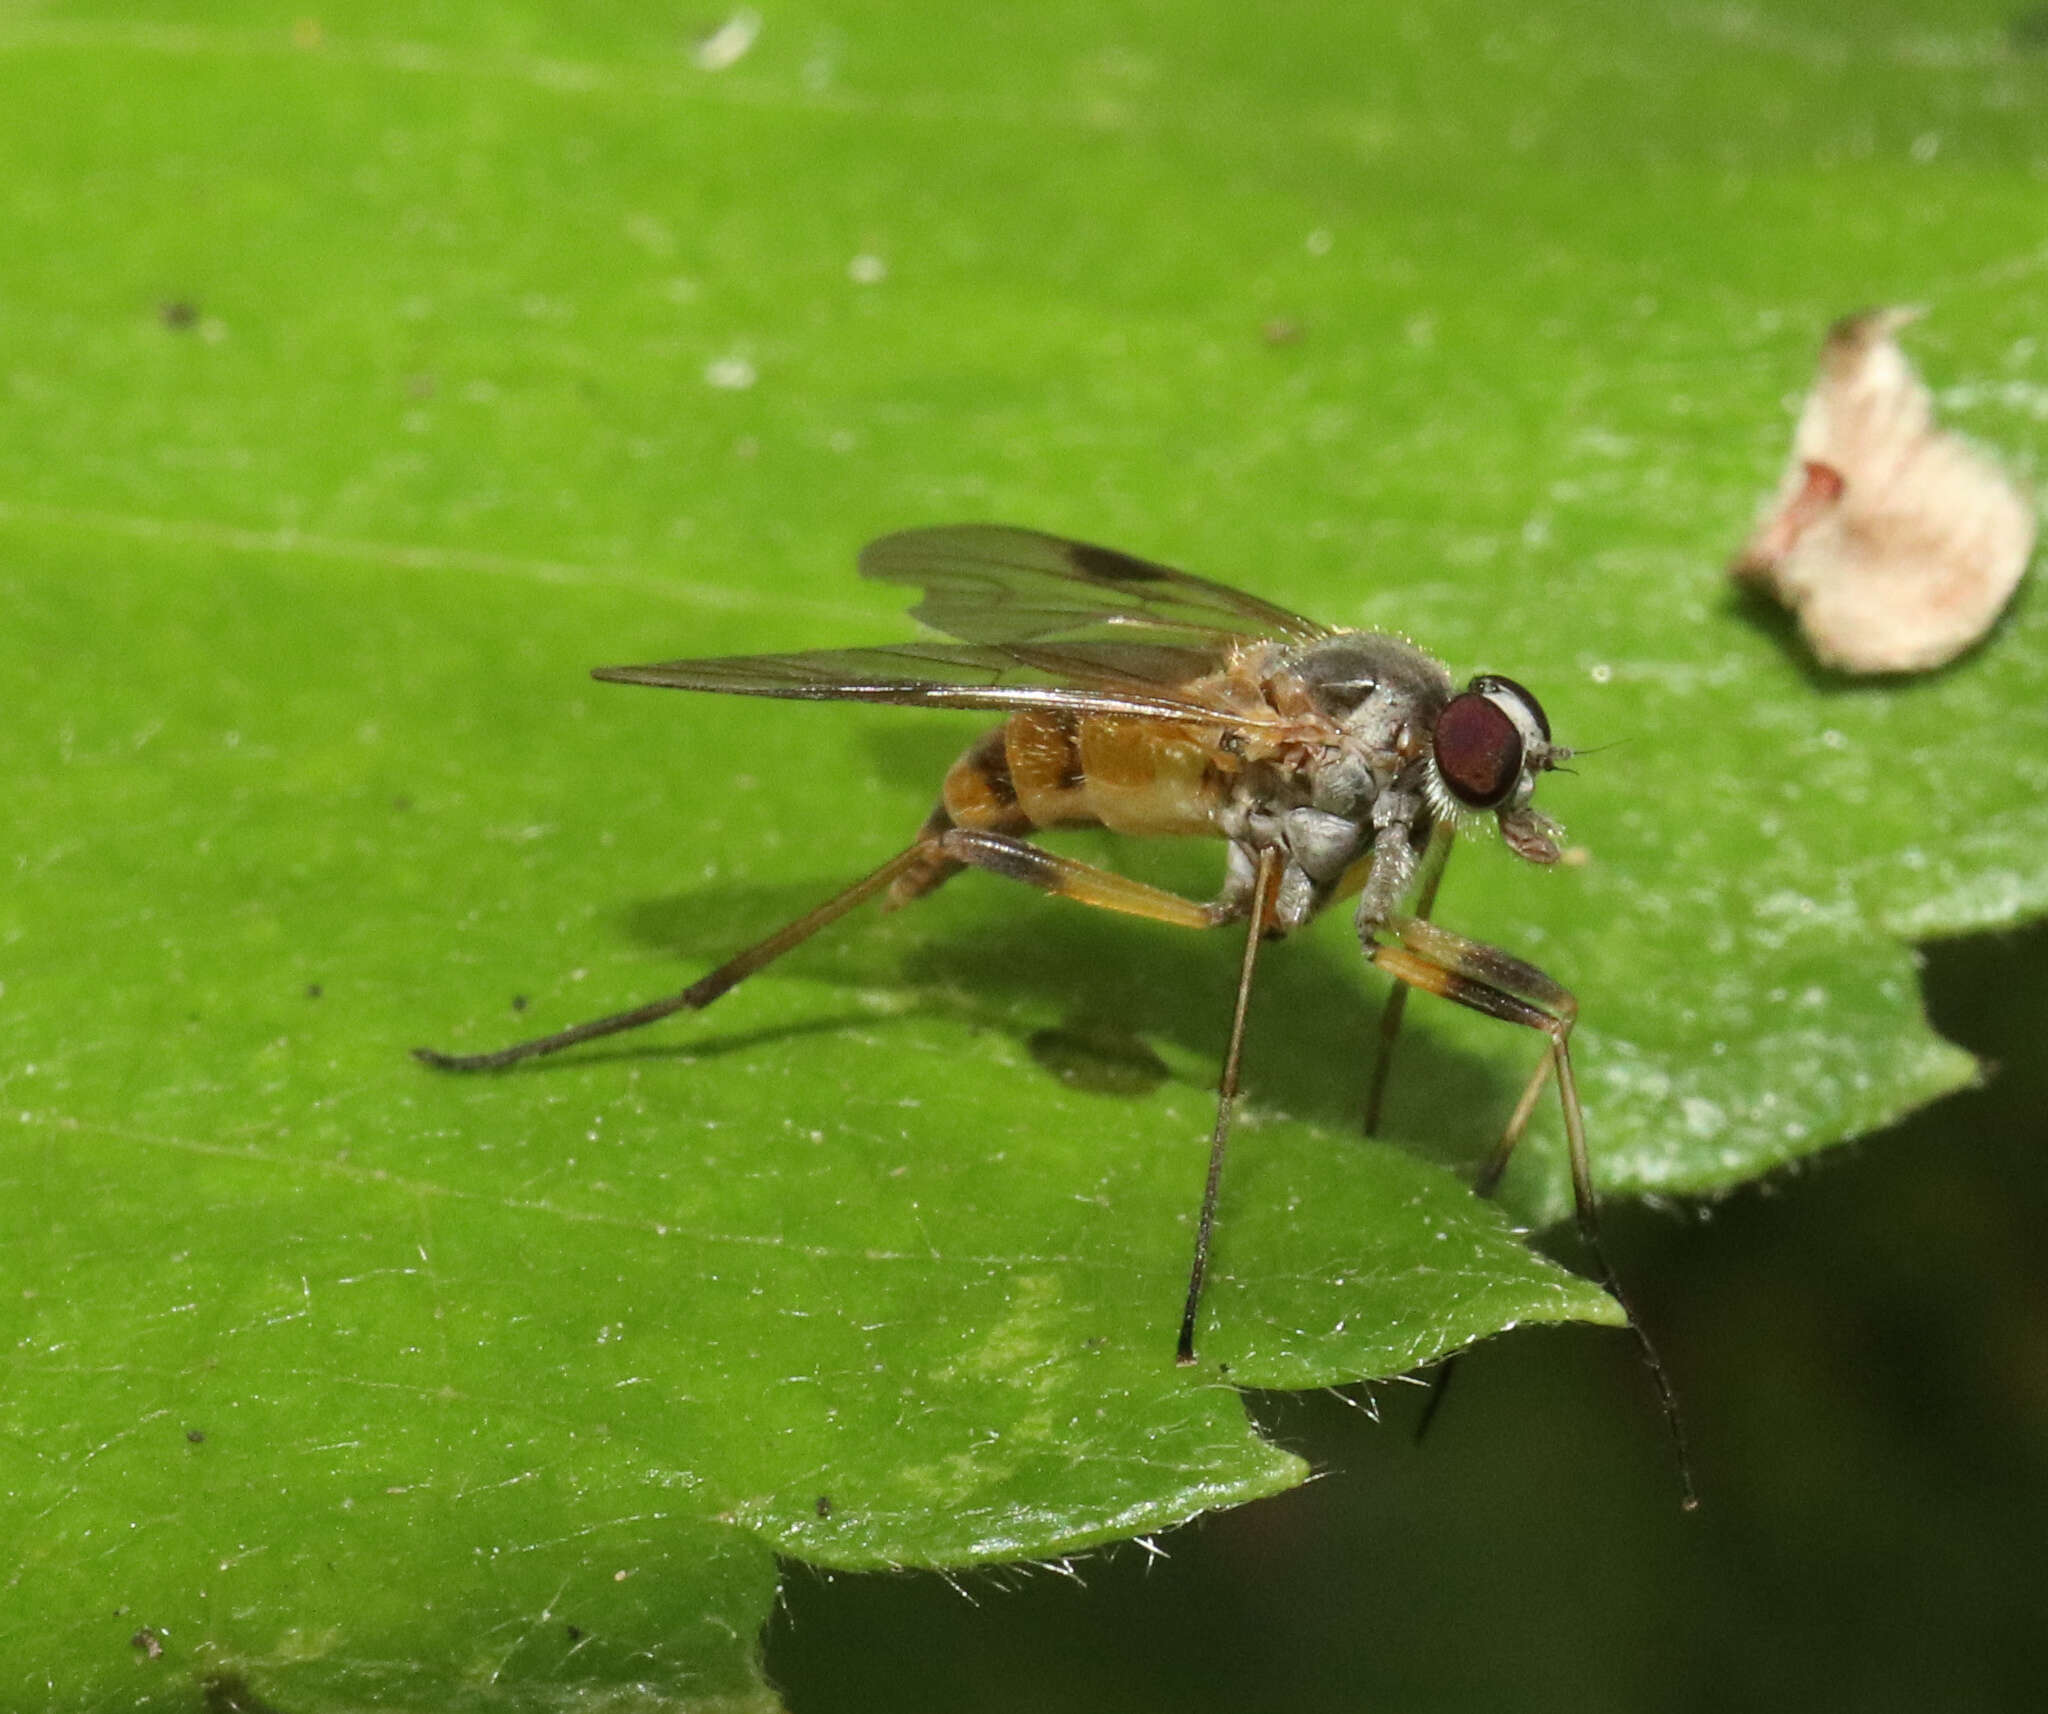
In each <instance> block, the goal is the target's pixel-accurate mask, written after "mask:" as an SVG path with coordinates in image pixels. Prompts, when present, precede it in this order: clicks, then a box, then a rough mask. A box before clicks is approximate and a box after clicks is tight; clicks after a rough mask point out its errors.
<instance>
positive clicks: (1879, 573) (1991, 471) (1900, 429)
mask: <svg viewBox="0 0 2048 1714" xmlns="http://www.w3.org/2000/svg"><path fill="white" fill-rule="evenodd" d="M1918 314H1919V312H1918V311H1917V310H1909V309H1881V310H1871V311H1868V312H1866V313H1864V314H1862V315H1855V316H1850V317H1847V318H1846V319H1844V320H1842V321H1839V322H1837V323H1836V324H1835V325H1834V327H1833V328H1832V329H1830V330H1829V333H1828V337H1827V342H1826V344H1825V345H1824V346H1823V347H1822V350H1821V364H1820V377H1819V379H1818V380H1817V381H1815V383H1814V387H1813V391H1812V392H1811V393H1810V394H1808V396H1807V400H1806V408H1805V409H1804V410H1803V411H1802V412H1801V413H1800V416H1799V426H1798V428H1797V429H1796V430H1795V431H1794V432H1793V436H1792V461H1791V465H1790V468H1789V469H1787V471H1786V473H1785V479H1784V481H1783V482H1782V483H1781V484H1780V485H1779V488H1778V492H1777V494H1776V495H1775V496H1773V498H1772V500H1771V502H1770V504H1769V506H1768V507H1767V508H1766V509H1765V512H1764V515H1763V517H1762V519H1761V520H1760V521H1759V522H1758V524H1757V527H1756V531H1755V533H1754V534H1753V535H1751V537H1750V538H1749V540H1748V542H1747V543H1745V544H1744V546H1743V549H1742V551H1741V553H1739V554H1738V555H1737V556H1736V557H1735V560H1734V562H1733V563H1732V564H1731V565H1730V566H1729V568H1728V569H1729V573H1730V575H1731V576H1733V577H1736V578H1738V579H1740V580H1742V581H1744V582H1747V583H1753V584H1756V585H1758V586H1759V587H1761V588H1763V589H1766V590H1768V591H1769V592H1770V593H1771V594H1773V595H1775V596H1776V597H1777V598H1778V600H1780V601H1781V602H1783V603H1784V604H1785V605H1786V606H1787V607H1789V608H1790V609H1791V610H1792V611H1793V612H1794V613H1796V614H1797V615H1798V616H1799V628H1800V630H1801V631H1803V632H1804V633H1805V635H1806V640H1807V642H1808V643H1809V644H1811V645H1812V647H1813V652H1814V654H1815V655H1817V656H1818V657H1819V658H1820V660H1821V661H1822V662H1823V663H1825V664H1826V665H1828V666H1831V667H1836V668H1839V669H1840V670H1841V671H1843V672H1856V673H1885V672H1894V673H1896V672H1925V671H1926V670H1927V669H1929V668H1930V667H1938V666H1941V665H1943V664H1944V663H1946V662H1948V661H1952V660H1954V659H1955V657H1956V656H1957V655H1959V654H1961V653H1962V652H1963V651H1964V650H1965V649H1967V648H1968V647H1969V646H1970V645H1971V644H1972V643H1974V642H1976V641H1977V639H1978V638H1980V637H1982V636H1983V635H1984V634H1985V632H1987V631H1989V630H1990V629H1991V627H1992V625H1993V623H1994V622H1995V621H1996V620H1997V618H1998V615H1999V614H2000V613H2001V612H2003V611H2004V609H2005V604H2006V602H2007V601H2008V600H2010V599H2011V597H2012V592H2013V590H2014V588H2015V587H2017V585H2018V583H2019V580H2020V578H2021V576H2022V574H2024V572H2025V571H2026V569H2027V561H2028V559H2029V558H2030V557H2031V556H2032V554H2033V551H2034V530H2035V519H2034V508H2033V505H2032V503H2031V502H2030V501H2029V500H2028V499H2027V498H2026V497H2025V496H2023V495H2022V494H2021V493H2020V492H2019V490H2018V489H2017V488H2016V487H2015V486H2014V485H2013V483H2012V480H2011V479H2010V478H2009V477H2008V476H2007V475H2006V474H2005V472H2004V471H2002V470H2001V469H2000V468H1999V467H1998V465H1997V464H1995V463H1994V462H1993V461H1992V460H1991V458H1990V457H1988V456H1987V455H1986V454H1984V453H1983V452H1980V451H1978V450H1976V449H1975V448H1973V447H1971V446H1970V445H1968V444H1967V443H1966V442H1964V441H1963V440H1962V439H1961V438H1960V437H1958V436H1957V435H1954V434H1951V433H1949V432H1948V431H1946V430H1944V429H1939V428H1937V427H1935V424H1934V400H1933V397H1932V395H1931V394H1930V393H1929V392H1928V390H1927V387H1926V384H1925V383H1924V382H1922V381H1921V379H1920V377H1919V376H1918V375H1917V374H1915V373H1914V370H1913V366H1912V364H1911V363H1909V362H1908V361H1907V360H1906V354H1905V353H1904V352H1903V351H1901V350H1900V349H1899V347H1898V345H1897V343H1896V342H1895V340H1894V338H1893V335H1894V334H1896V333H1897V332H1898V330H1899V329H1900V328H1902V327H1904V326H1905V325H1906V324H1907V323H1908V322H1911V321H1913V320H1915V319H1917V317H1918Z"/></svg>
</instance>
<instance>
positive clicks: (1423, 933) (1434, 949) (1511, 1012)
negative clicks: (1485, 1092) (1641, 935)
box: [1365, 917, 1593, 1236]
mask: <svg viewBox="0 0 2048 1714" xmlns="http://www.w3.org/2000/svg"><path fill="white" fill-rule="evenodd" d="M1381 932H1383V933H1386V934H1388V935H1391V936H1392V937H1393V943H1392V944H1389V943H1387V942H1385V941H1368V942H1367V944H1366V949H1365V954H1366V956H1367V957H1368V958H1370V959H1371V960H1372V961H1373V963H1375V964H1377V965H1378V966H1379V967H1380V968H1381V969H1383V970H1384V971H1386V972H1387V974H1388V975H1390V976H1392V977H1393V978H1394V979H1395V980H1396V981H1398V982H1400V983H1401V984H1403V986H1405V987H1409V988H1420V989H1422V990H1423V991H1424V992H1425V993H1429V994H1440V995H1442V996H1443V997H1444V998H1445V999H1446V1000H1452V1001H1455V1002H1456V1003H1457V1004H1458V1005H1461V1006H1465V1007H1469V1008H1470V1009H1471V1010H1473V1011H1475V1012H1483V1013H1484V1014H1485V1015H1486V1016H1487V1017H1489V1018H1499V1019H1501V1020H1502V1021H1503V1022H1505V1023H1511V1024H1521V1025H1522V1026H1523V1027H1524V1028H1527V1029H1532V1030H1540V1031H1541V1032H1543V1034H1544V1035H1546V1036H1548V1037H1549V1038H1550V1046H1549V1051H1548V1052H1546V1053H1545V1054H1544V1056H1543V1058H1542V1060H1541V1062H1539V1063H1538V1065H1537V1067H1536V1069H1535V1071H1534V1072H1533V1073H1532V1074H1531V1076H1530V1078H1529V1081H1528V1083H1527V1084H1526V1085H1525V1086H1524V1087H1523V1089H1522V1095H1521V1099H1520V1100H1518V1101H1517V1102H1516V1103H1515V1110H1514V1112H1513V1114H1512V1115H1511V1116H1510V1117H1509V1119H1508V1123H1507V1128H1506V1130H1504V1131H1503V1132H1502V1133H1501V1139H1500V1142H1499V1143H1498V1144H1497V1145H1496V1146H1495V1148H1494V1151H1493V1153H1492V1155H1491V1156H1490V1157H1489V1158H1488V1160H1487V1162H1486V1165H1485V1166H1484V1167H1483V1168H1482V1169H1481V1170H1480V1174H1479V1179H1478V1189H1479V1192H1480V1194H1481V1195H1482V1196H1490V1195H1491V1194H1492V1193H1493V1191H1494V1188H1495V1187H1496V1186H1497V1185H1498V1184H1499V1182H1500V1177H1501V1174H1502V1173H1504V1172H1505V1171H1506V1170H1507V1165H1508V1160H1509V1157H1510V1156H1511V1155H1512V1154H1513V1153H1514V1149H1515V1144H1516V1143H1518V1142H1519V1141H1521V1137H1522V1133H1523V1131H1524V1130H1525V1129H1527V1127H1528V1123H1529V1116H1530V1114H1531V1113H1533V1112H1534V1111H1535V1109H1536V1102H1537V1099H1538V1098H1539V1097H1540V1096H1541V1095H1542V1093H1543V1086H1544V1085H1545V1084H1546V1083H1547V1082H1548V1081H1549V1080H1550V1077H1551V1074H1552V1073H1553V1072H1555V1074H1556V1076H1557V1092H1558V1098H1559V1102H1560V1104H1561V1105H1562V1107H1563V1109H1564V1129H1565V1142H1566V1145H1567V1148H1568V1149H1569V1152H1570V1156H1571V1173H1572V1205H1573V1208H1574V1210H1575V1212H1576V1213H1577V1215H1578V1221H1579V1226H1580V1229H1581V1230H1582V1231H1585V1232H1586V1233H1587V1234H1588V1236H1591V1228H1592V1224H1593V1175H1592V1171H1591V1168H1590V1166H1589V1164H1588V1161H1587V1155H1586V1125H1585V1119H1584V1116H1583V1114H1582V1113H1581V1111H1580V1108H1579V1090H1578V1080H1577V1079H1576V1078H1575V1077H1574V1076H1573V1075H1572V1056H1571V1032H1572V1025H1573V1023H1574V1022H1576V1020H1577V1018H1578V1015H1579V1003H1578V1001H1577V1000H1575V999H1574V998H1573V997H1572V995H1571V992H1570V990H1569V989H1567V988H1566V987H1564V985H1563V984H1562V983H1559V982H1557V981H1555V980H1553V979H1552V978H1551V977H1549V976H1548V975H1546V974H1545V973H1544V972H1543V971H1541V970H1539V969H1537V968H1536V966H1535V965H1533V964H1531V963H1529V962H1528V961H1527V960H1525V959H1521V958H1517V957H1515V955H1514V954H1513V953H1510V952H1503V951H1502V950H1501V949H1500V948H1499V947H1497V946H1489V945H1487V943H1486V942H1484V941H1481V940H1473V939H1471V938H1470V937H1469V936H1467V935H1462V934H1455V933H1453V932H1452V931H1451V930H1449V929H1447V928H1439V927H1438V926H1437V925H1436V924H1435V923H1433V922H1428V921H1426V920H1424V919H1423V918H1421V917H1402V918H1397V919H1395V920H1394V921H1393V922H1390V923H1388V924H1387V925H1386V927H1385V929H1384V930H1382V931H1381Z"/></svg>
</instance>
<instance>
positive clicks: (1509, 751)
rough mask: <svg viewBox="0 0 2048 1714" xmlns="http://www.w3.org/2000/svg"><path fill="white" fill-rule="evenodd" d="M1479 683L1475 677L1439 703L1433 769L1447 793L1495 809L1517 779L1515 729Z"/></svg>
mask: <svg viewBox="0 0 2048 1714" xmlns="http://www.w3.org/2000/svg"><path fill="white" fill-rule="evenodd" d="M1485 682H1487V681H1483V680H1477V679H1475V680H1474V681H1473V687H1472V689H1470V690H1467V691H1461V692H1460V693H1459V694H1458V695H1456V696H1454V697H1452V698H1451V700H1450V701H1449V702H1447V703H1445V704H1444V711H1443V713H1441V714H1439V715H1438V716H1437V720H1436V739H1435V749H1436V771H1437V772H1438V773H1439V774H1441V775H1442V776H1443V782H1444V784H1445V785H1446V786H1448V787H1449V788H1450V790H1451V795H1452V796H1453V797H1455V798H1456V799H1457V800H1458V801H1459V802H1460V803H1462V804H1464V805H1466V806H1467V807H1468V808H1471V809H1496V808H1498V807H1499V806H1500V805H1501V804H1503V803H1505V802H1507V800H1508V799H1509V798H1510V797H1512V796H1513V795H1514V791H1515V787H1516V786H1517V785H1518V784H1520V782H1521V778H1522V732H1521V728H1520V727H1518V726H1517V725H1516V724H1515V722H1514V720H1513V718H1512V717H1511V716H1510V715H1509V714H1508V712H1507V710H1506V709H1504V708H1502V707H1501V705H1500V704H1499V703H1498V702H1497V701H1495V699H1494V697H1492V696H1490V695H1488V694H1487V693H1486V691H1484V690H1482V689H1481V688H1480V685H1481V684H1482V683H1485ZM1492 682H1496V683H1498V682H1500V681H1497V680H1496V681H1492ZM1523 694H1524V695H1526V694H1527V693H1526V692H1524V693H1523ZM1534 700H1535V699H1534V698H1533V697H1532V698H1530V701H1531V702H1532V704H1533V702H1534Z"/></svg>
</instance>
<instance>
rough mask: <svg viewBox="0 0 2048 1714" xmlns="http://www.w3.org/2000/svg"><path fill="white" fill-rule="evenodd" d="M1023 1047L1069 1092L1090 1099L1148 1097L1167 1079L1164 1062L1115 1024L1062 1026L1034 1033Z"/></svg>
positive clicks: (1069, 1024) (1073, 1024) (1128, 1032)
mask: <svg viewBox="0 0 2048 1714" xmlns="http://www.w3.org/2000/svg"><path fill="white" fill-rule="evenodd" d="M1025 1046H1026V1047H1028V1048H1029V1049H1030V1051H1031V1057H1032V1058H1033V1059H1035V1060H1037V1061H1038V1063H1039V1064H1040V1065H1042V1066H1044V1067H1045V1069H1046V1070H1047V1071H1049V1072H1051V1073H1052V1074H1053V1076H1055V1077H1057V1078H1058V1079H1059V1080H1060V1081H1061V1082H1062V1083H1064V1084H1065V1085H1066V1086H1067V1087H1068V1088H1069V1089H1081V1090H1085V1091H1087V1092H1088V1093H1089V1094H1091V1095H1123V1096H1132V1095H1149V1094H1151V1093H1152V1091H1153V1090H1155V1089H1157V1088H1158V1087H1159V1086H1160V1084H1162V1083H1164V1082H1165V1081H1166V1080H1167V1078H1168V1077H1169V1076H1171V1075H1172V1073H1171V1071H1170V1069H1169V1068H1168V1066H1167V1064H1166V1061H1165V1060H1163V1059H1161V1058H1160V1057H1159V1056H1158V1055H1157V1054H1156V1053H1154V1052H1153V1051H1152V1050H1151V1049H1150V1048H1149V1047H1147V1046H1146V1045H1145V1044H1144V1043H1143V1042H1142V1041H1140V1040H1139V1039H1138V1037H1137V1036H1135V1035H1133V1034H1132V1033H1131V1032H1130V1031H1129V1030H1127V1029H1125V1028H1123V1027H1122V1026H1121V1025H1120V1024H1111V1023H1068V1024H1063V1025H1061V1026H1060V1027H1059V1028H1058V1029H1050V1030H1039V1031H1037V1032H1035V1033H1034V1034H1033V1035H1032V1037H1031V1039H1030V1040H1029V1041H1028V1042H1026V1043H1025Z"/></svg>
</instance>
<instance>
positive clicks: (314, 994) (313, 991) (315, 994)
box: [306, 982, 322, 1000]
mask: <svg viewBox="0 0 2048 1714" xmlns="http://www.w3.org/2000/svg"><path fill="white" fill-rule="evenodd" d="M321 993H322V989H321V987H320V984H319V983H318V982H308V983H307V984H306V998H307V999H309V1000H317V999H319V998H320V995H321Z"/></svg>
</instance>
